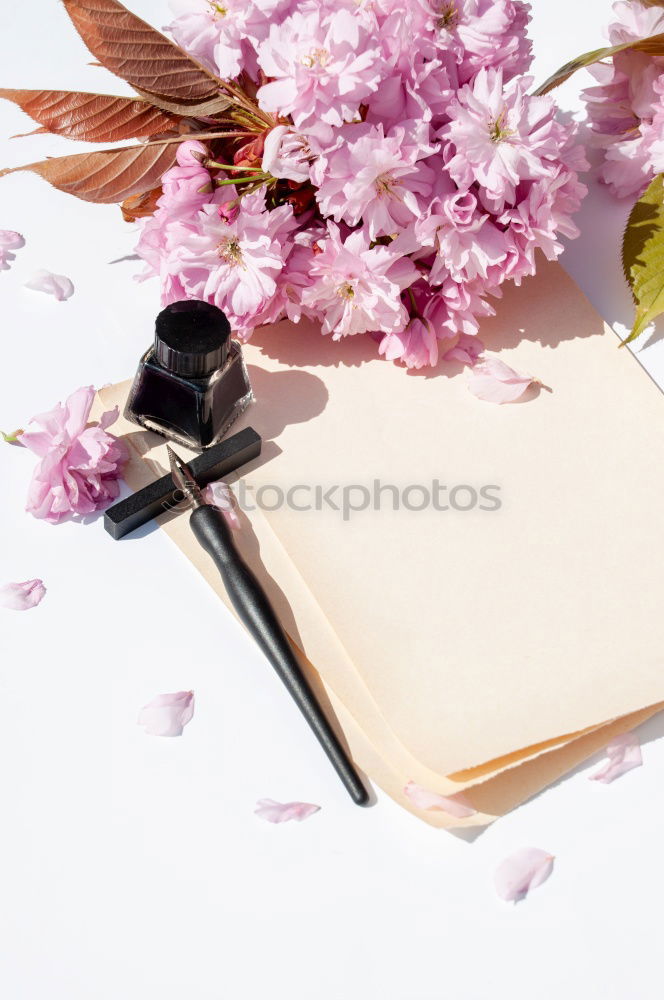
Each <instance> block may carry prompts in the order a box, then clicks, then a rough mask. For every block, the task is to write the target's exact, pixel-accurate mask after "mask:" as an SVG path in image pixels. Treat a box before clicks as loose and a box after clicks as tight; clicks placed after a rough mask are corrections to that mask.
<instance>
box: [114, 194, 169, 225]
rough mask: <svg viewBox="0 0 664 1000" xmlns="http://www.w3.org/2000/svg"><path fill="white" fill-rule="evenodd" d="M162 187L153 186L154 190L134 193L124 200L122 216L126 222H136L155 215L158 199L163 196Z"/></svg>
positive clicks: (121, 206)
mask: <svg viewBox="0 0 664 1000" xmlns="http://www.w3.org/2000/svg"><path fill="white" fill-rule="evenodd" d="M161 195H162V189H161V188H160V187H158V188H153V189H152V191H144V192H143V194H133V195H132V196H131V198H127V199H126V200H125V201H123V202H122V204H121V205H120V208H121V209H122V218H123V219H124V221H125V222H136V220H137V219H145V218H147V217H148V216H149V215H154V213H155V210H156V208H157V201H158V200H159V198H161Z"/></svg>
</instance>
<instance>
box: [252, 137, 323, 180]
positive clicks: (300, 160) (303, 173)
mask: <svg viewBox="0 0 664 1000" xmlns="http://www.w3.org/2000/svg"><path fill="white" fill-rule="evenodd" d="M312 141H313V140H312V138H310V137H308V136H306V135H305V134H304V133H302V132H294V131H293V130H292V129H290V128H289V127H288V125H277V127H276V128H273V129H272V130H271V131H270V132H269V133H268V135H267V138H266V139H265V147H264V150H263V162H262V167H263V170H264V171H265V172H266V173H268V174H271V175H272V176H273V177H282V178H286V179H287V180H291V181H299V182H300V183H304V182H305V181H308V180H309V173H310V164H311V162H312V160H313V159H314V157H315V155H316V154H315V152H314V151H313V150H312V148H311V144H312Z"/></svg>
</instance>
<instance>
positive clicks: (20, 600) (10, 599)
mask: <svg viewBox="0 0 664 1000" xmlns="http://www.w3.org/2000/svg"><path fill="white" fill-rule="evenodd" d="M45 594H46V587H45V586H44V581H43V580H39V579H36V580H24V581H23V583H6V584H5V585H4V586H2V587H0V607H2V608H9V609H10V610H11V611H28V610H29V609H30V608H36V607H37V605H38V604H41V602H42V600H43V599H44V595H45Z"/></svg>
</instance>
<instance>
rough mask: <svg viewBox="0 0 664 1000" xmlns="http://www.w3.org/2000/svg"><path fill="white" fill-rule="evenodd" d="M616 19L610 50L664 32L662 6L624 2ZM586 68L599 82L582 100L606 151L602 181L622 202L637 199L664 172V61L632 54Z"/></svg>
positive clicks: (617, 9) (632, 0) (611, 29)
mask: <svg viewBox="0 0 664 1000" xmlns="http://www.w3.org/2000/svg"><path fill="white" fill-rule="evenodd" d="M613 15H614V18H615V20H614V21H613V22H612V24H611V25H610V26H609V32H608V34H609V41H610V43H611V45H625V44H628V43H629V42H635V41H637V40H638V39H641V38H646V37H648V36H649V35H656V34H660V33H662V32H664V10H663V9H662V7H661V6H651V7H646V6H643V5H642V4H641V3H639V2H638V0H629V2H625V0H622V2H620V3H615V4H614V5H613ZM588 69H589V71H590V73H592V75H593V76H594V77H595V80H596V81H597V86H595V87H589V88H588V89H587V90H586V91H584V97H585V101H586V106H587V109H588V115H589V118H590V122H591V126H592V129H593V131H594V132H595V134H596V138H597V143H598V145H600V146H601V148H602V150H603V154H602V164H601V167H600V172H599V173H600V177H601V179H602V180H603V181H604V182H605V183H606V184H608V185H609V187H610V188H611V190H612V191H613V193H614V194H615V195H617V197H619V198H625V197H627V196H628V195H632V196H633V195H639V194H641V193H642V192H643V190H644V189H645V188H646V187H647V185H648V184H649V183H650V181H651V180H652V179H653V177H654V176H655V175H656V174H659V173H662V171H664V57H662V56H651V55H647V54H646V53H644V52H636V51H631V50H629V49H628V50H626V51H624V52H618V53H616V55H614V56H613V58H612V59H611V60H610V61H606V62H600V63H597V64H595V65H594V66H589V67H588Z"/></svg>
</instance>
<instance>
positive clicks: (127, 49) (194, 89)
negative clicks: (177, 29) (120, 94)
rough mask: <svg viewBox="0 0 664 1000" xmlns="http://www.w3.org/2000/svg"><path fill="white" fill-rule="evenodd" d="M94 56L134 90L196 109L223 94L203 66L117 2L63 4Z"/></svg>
mask: <svg viewBox="0 0 664 1000" xmlns="http://www.w3.org/2000/svg"><path fill="white" fill-rule="evenodd" d="M63 3H64V6H65V10H66V11H67V13H68V14H69V16H70V18H71V19H72V22H73V24H74V27H75V28H76V30H77V31H78V33H79V35H80V36H81V38H82V39H83V41H84V42H85V44H86V45H87V47H88V48H89V50H90V52H91V53H92V54H93V56H95V57H96V58H97V59H98V60H99V62H101V63H102V64H103V65H104V66H105V67H106V68H107V69H109V70H110V71H111V72H112V73H115V74H116V76H119V77H121V78H122V79H123V80H126V81H127V83H130V84H131V85H132V87H134V88H136V89H138V90H140V91H141V92H146V93H148V94H156V95H158V96H160V97H165V98H170V99H174V100H175V101H178V102H184V105H185V106H187V107H189V109H190V111H192V110H193V107H192V106H195V105H196V104H199V103H201V102H205V101H210V100H211V99H212V98H214V97H216V96H217V95H218V94H219V90H220V87H221V83H220V81H219V80H217V79H216V78H215V77H214V76H212V75H211V74H210V73H208V71H207V70H206V69H204V67H203V66H201V65H200V64H199V63H197V62H196V61H195V60H194V59H192V58H191V57H190V56H188V55H187V54H186V52H183V51H182V49H180V48H178V46H177V45H175V44H174V43H173V42H171V41H169V39H168V38H165V37H164V35H162V34H160V33H159V32H158V31H156V30H155V29H154V28H153V27H151V26H150V25H149V24H146V22H145V21H142V20H141V18H140V17H136V15H135V14H132V13H131V11H128V10H127V8H126V7H123V5H122V4H121V3H118V2H117V0H63Z"/></svg>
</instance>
